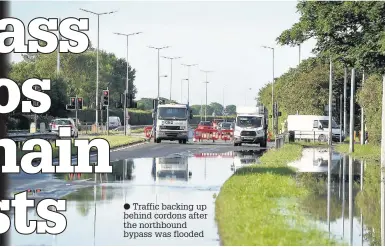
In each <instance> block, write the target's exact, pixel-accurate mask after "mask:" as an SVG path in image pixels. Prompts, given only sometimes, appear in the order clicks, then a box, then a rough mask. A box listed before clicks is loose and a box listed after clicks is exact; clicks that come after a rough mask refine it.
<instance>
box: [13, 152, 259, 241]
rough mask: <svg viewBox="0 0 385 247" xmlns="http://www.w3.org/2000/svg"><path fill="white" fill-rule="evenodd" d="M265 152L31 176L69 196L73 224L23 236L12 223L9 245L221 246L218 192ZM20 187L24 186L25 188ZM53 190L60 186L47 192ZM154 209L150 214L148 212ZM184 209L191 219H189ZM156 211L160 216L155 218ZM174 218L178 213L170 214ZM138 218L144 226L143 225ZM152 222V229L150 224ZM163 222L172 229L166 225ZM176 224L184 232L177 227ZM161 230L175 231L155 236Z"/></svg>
mask: <svg viewBox="0 0 385 247" xmlns="http://www.w3.org/2000/svg"><path fill="white" fill-rule="evenodd" d="M262 152H263V151H262V150H259V151H256V150H254V151H230V152H226V153H197V154H195V155H193V156H191V157H185V156H177V155H174V156H167V157H160V158H140V159H126V160H119V161H115V162H113V163H112V165H113V173H112V174H104V175H97V176H96V178H95V176H94V175H92V174H87V175H86V174H84V175H83V174H82V175H79V176H78V175H76V174H75V175H74V176H69V175H66V176H62V177H53V176H52V177H44V178H40V179H39V180H40V181H34V182H33V181H31V182H30V183H29V186H30V187H31V188H32V187H33V188H39V191H35V192H36V193H35V195H39V194H41V193H44V196H45V197H56V196H58V195H65V197H64V198H65V199H67V211H66V212H65V213H64V215H65V216H66V218H67V229H66V230H65V231H64V232H63V233H62V234H60V235H58V236H51V235H37V234H32V235H26V236H23V235H20V234H17V233H16V231H15V229H14V227H13V226H12V228H11V230H12V232H11V234H10V243H11V244H12V245H219V244H220V242H219V241H220V240H219V236H218V233H217V227H216V223H215V207H214V206H215V204H214V203H215V197H216V195H217V194H218V193H219V190H220V188H221V186H222V185H223V183H224V182H225V181H226V180H227V179H228V178H229V177H230V176H231V175H232V174H233V173H234V172H235V170H236V169H238V168H240V167H242V166H244V165H249V164H252V163H257V159H258V157H259V156H260V155H262ZM42 176H43V175H42ZM44 176H47V175H44ZM95 179H96V184H95ZM14 180H15V179H14ZM32 180H33V179H32ZM35 180H36V179H35ZM42 181H43V182H42ZM46 181H49V182H48V183H47V182H46ZM36 184H37V185H36ZM71 186H72V187H73V186H77V187H73V188H74V190H75V191H76V192H74V193H71V194H68V193H66V192H68V191H69V189H68V188H67V187H71ZM16 187H17V186H16V185H15V188H16ZM24 188H26V187H25V186H24ZM55 188H56V189H55ZM19 189H22V188H21V187H20V186H19ZM32 190H33V189H32ZM47 190H48V192H46V191H47ZM49 191H55V192H54V193H53V194H52V195H49ZM45 192H46V193H45ZM127 204H129V205H130V208H129V209H125V207H124V205H127ZM136 204H142V205H149V204H150V205H159V206H160V208H159V209H158V210H154V209H152V210H135V205H136ZM176 204H178V205H176ZM183 205H185V206H192V207H193V208H190V210H191V211H189V210H188V209H187V208H185V210H183ZM162 206H163V207H164V208H163V210H162ZM167 206H168V207H171V206H173V208H172V209H171V208H167ZM175 206H178V207H175ZM149 213H151V215H150V216H149V217H147V218H145V217H146V215H147V216H148V214H149ZM183 215H184V217H186V219H183V217H182V216H183ZM28 217H29V219H30V220H33V219H38V216H37V215H36V213H35V211H34V210H33V211H32V210H31V211H30V212H29V215H28ZM130 217H131V218H130ZM156 217H158V219H155V218H156ZM168 217H169V218H173V219H167V218H168ZM178 217H179V218H178ZM125 218H126V219H125ZM127 218H129V219H127ZM154 222H158V223H159V225H156V226H155V225H152V226H151V224H154ZM134 223H136V224H137V227H136V228H133V224H134ZM170 223H174V225H170ZM175 223H178V224H179V225H175ZM12 224H13V223H12ZM140 224H141V225H142V226H144V227H146V228H139V226H140ZM149 226H151V228H148V227H149ZM163 226H171V228H162V227H163ZM129 227H131V228H129ZM155 227H157V228H155ZM175 227H181V228H175ZM184 227H185V228H184ZM176 230H177V231H178V232H175V231H176ZM192 231H193V233H191V232H192ZM156 233H163V234H170V236H166V235H163V237H156V236H155V234H156ZM149 234H151V237H149ZM184 234H186V235H184ZM189 234H191V236H190V235H189ZM194 234H195V235H194ZM133 236H135V237H136V238H134V237H133ZM182 236H183V237H182ZM186 236H187V237H186Z"/></svg>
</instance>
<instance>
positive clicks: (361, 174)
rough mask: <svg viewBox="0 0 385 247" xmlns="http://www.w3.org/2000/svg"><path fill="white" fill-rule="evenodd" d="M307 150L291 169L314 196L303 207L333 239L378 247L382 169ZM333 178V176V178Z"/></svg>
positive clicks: (357, 161) (318, 150)
mask: <svg viewBox="0 0 385 247" xmlns="http://www.w3.org/2000/svg"><path fill="white" fill-rule="evenodd" d="M328 156H329V151H328V149H317V148H306V149H304V150H303V154H302V158H301V159H300V160H298V161H295V162H292V163H290V164H289V165H290V166H292V167H295V168H297V169H298V172H299V173H300V175H299V176H298V179H299V180H300V179H302V180H301V181H302V182H304V183H305V186H306V187H307V188H308V189H310V191H311V194H310V195H309V196H308V197H307V198H305V200H303V201H302V202H300V206H301V207H302V208H303V209H304V211H305V212H306V214H307V215H308V216H309V218H311V219H312V220H314V221H316V223H317V225H318V226H319V227H320V229H322V230H325V231H326V232H329V236H330V237H331V238H334V239H337V240H342V241H343V242H345V243H346V244H348V245H354V246H357V245H361V246H362V245H365V246H378V245H381V242H380V219H381V218H380V197H381V195H380V166H379V164H378V163H376V162H364V161H360V160H354V159H351V161H352V165H350V163H349V157H348V156H344V155H340V154H338V153H336V152H332V162H331V166H330V167H329V166H328V164H329V162H328V158H329V157H328ZM329 175H330V176H329Z"/></svg>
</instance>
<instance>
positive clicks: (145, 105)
mask: <svg viewBox="0 0 385 247" xmlns="http://www.w3.org/2000/svg"><path fill="white" fill-rule="evenodd" d="M161 99H162V100H164V101H165V103H166V104H167V103H170V102H171V103H177V102H176V101H170V100H168V99H165V98H161ZM152 107H153V99H152V98H141V99H140V100H138V109H140V110H152ZM190 108H191V110H192V113H193V115H204V114H205V108H206V106H205V105H202V113H201V105H191V106H190ZM224 109H225V110H226V114H228V115H235V114H236V106H235V105H227V106H225V107H223V105H222V104H220V103H217V102H212V103H210V104H209V105H207V115H209V116H212V115H213V114H214V113H215V115H216V116H223V113H224V112H223V110H224Z"/></svg>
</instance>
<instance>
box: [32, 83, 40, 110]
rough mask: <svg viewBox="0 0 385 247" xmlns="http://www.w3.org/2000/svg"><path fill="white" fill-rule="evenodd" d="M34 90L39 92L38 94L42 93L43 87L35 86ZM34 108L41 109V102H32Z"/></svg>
mask: <svg viewBox="0 0 385 247" xmlns="http://www.w3.org/2000/svg"><path fill="white" fill-rule="evenodd" d="M32 88H33V90H35V91H37V92H41V91H42V90H41V87H40V86H39V85H34V86H33V87H32ZM32 106H34V107H39V106H40V102H39V101H36V100H32Z"/></svg>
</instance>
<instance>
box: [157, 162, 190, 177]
mask: <svg viewBox="0 0 385 247" xmlns="http://www.w3.org/2000/svg"><path fill="white" fill-rule="evenodd" d="M154 160H155V172H154V175H155V177H154V179H155V182H159V181H163V180H179V181H180V180H181V181H188V180H189V178H190V176H191V175H192V174H191V172H190V171H189V169H188V157H170V158H166V157H164V158H155V159H154Z"/></svg>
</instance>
